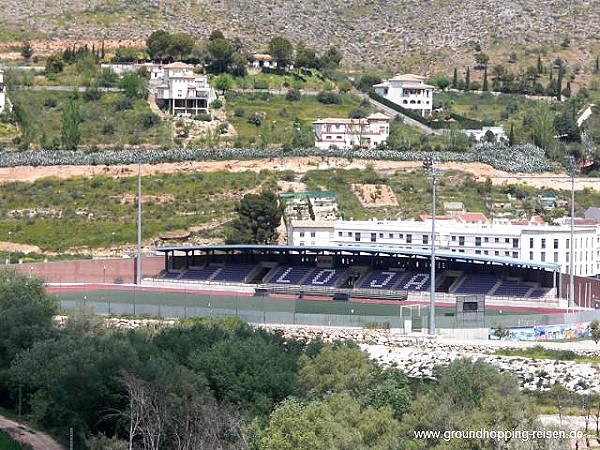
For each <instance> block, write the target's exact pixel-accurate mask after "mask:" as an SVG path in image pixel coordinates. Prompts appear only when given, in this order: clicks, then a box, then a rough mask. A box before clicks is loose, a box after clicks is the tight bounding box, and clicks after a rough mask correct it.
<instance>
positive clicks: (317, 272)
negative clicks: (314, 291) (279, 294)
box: [302, 268, 346, 286]
mask: <svg viewBox="0 0 600 450" xmlns="http://www.w3.org/2000/svg"><path fill="white" fill-rule="evenodd" d="M345 270H346V269H344V268H339V269H329V268H316V269H314V270H313V271H312V272H311V273H310V274H309V275H308V276H307V277H306V278H305V279H304V281H303V282H302V284H303V285H308V286H333V285H334V284H335V282H336V281H337V280H338V278H339V277H340V276H341V275H342V273H344V272H345Z"/></svg>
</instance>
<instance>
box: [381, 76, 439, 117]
mask: <svg viewBox="0 0 600 450" xmlns="http://www.w3.org/2000/svg"><path fill="white" fill-rule="evenodd" d="M373 88H374V89H375V92H376V93H377V94H379V95H381V96H382V97H385V98H387V99H388V100H389V101H391V102H394V103H396V104H397V105H400V106H402V107H403V108H406V109H412V110H414V111H416V112H418V113H419V114H421V115H422V116H428V115H431V112H432V110H433V89H434V86H431V85H429V84H425V77H422V76H420V75H413V74H412V73H408V74H404V75H396V76H395V77H394V78H390V79H389V80H385V81H384V82H383V83H380V84H375V85H374V86H373Z"/></svg>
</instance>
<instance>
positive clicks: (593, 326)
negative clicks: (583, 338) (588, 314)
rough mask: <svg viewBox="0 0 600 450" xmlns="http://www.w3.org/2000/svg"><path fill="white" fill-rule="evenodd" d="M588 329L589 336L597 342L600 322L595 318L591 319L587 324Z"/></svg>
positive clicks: (599, 334) (599, 336) (599, 335)
mask: <svg viewBox="0 0 600 450" xmlns="http://www.w3.org/2000/svg"><path fill="white" fill-rule="evenodd" d="M588 328H589V330H590V337H591V338H592V340H593V341H594V343H596V344H597V343H598V342H599V341H600V322H599V321H597V320H593V321H591V322H590V324H589V325H588Z"/></svg>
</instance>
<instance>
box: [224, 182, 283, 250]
mask: <svg viewBox="0 0 600 450" xmlns="http://www.w3.org/2000/svg"><path fill="white" fill-rule="evenodd" d="M235 211H236V213H237V214H238V217H237V218H236V219H235V220H234V221H233V222H232V224H231V230H230V233H229V236H228V237H227V242H228V243H229V244H242V243H243V244H272V243H274V242H277V238H278V232H277V228H278V227H279V225H280V224H281V206H280V205H279V200H278V199H277V195H275V193H274V192H268V191H263V192H261V193H260V194H246V195H244V197H243V198H242V200H241V201H240V202H239V204H238V205H237V206H236V208H235Z"/></svg>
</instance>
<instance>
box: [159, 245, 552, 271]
mask: <svg viewBox="0 0 600 450" xmlns="http://www.w3.org/2000/svg"><path fill="white" fill-rule="evenodd" d="M154 250H155V251H157V252H163V253H165V254H166V253H169V252H183V253H190V252H197V251H198V252H215V251H219V252H236V251H265V252H273V251H279V252H293V253H346V254H347V253H363V254H365V253H367V254H369V253H370V254H372V255H389V256H408V257H422V258H429V257H431V251H430V250H408V249H401V248H392V247H348V246H345V247H342V246H340V247H334V246H328V247H317V246H304V245H250V244H239V245H201V246H172V247H159V248H156V249H154ZM435 255H436V258H446V259H453V260H455V261H465V262H475V263H491V264H501V265H510V266H519V267H531V268H535V269H545V270H550V271H560V264H557V263H551V262H542V261H529V260H523V259H517V258H510V257H500V256H486V255H473V254H467V253H453V252H448V251H442V250H438V251H436V252H435Z"/></svg>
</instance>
